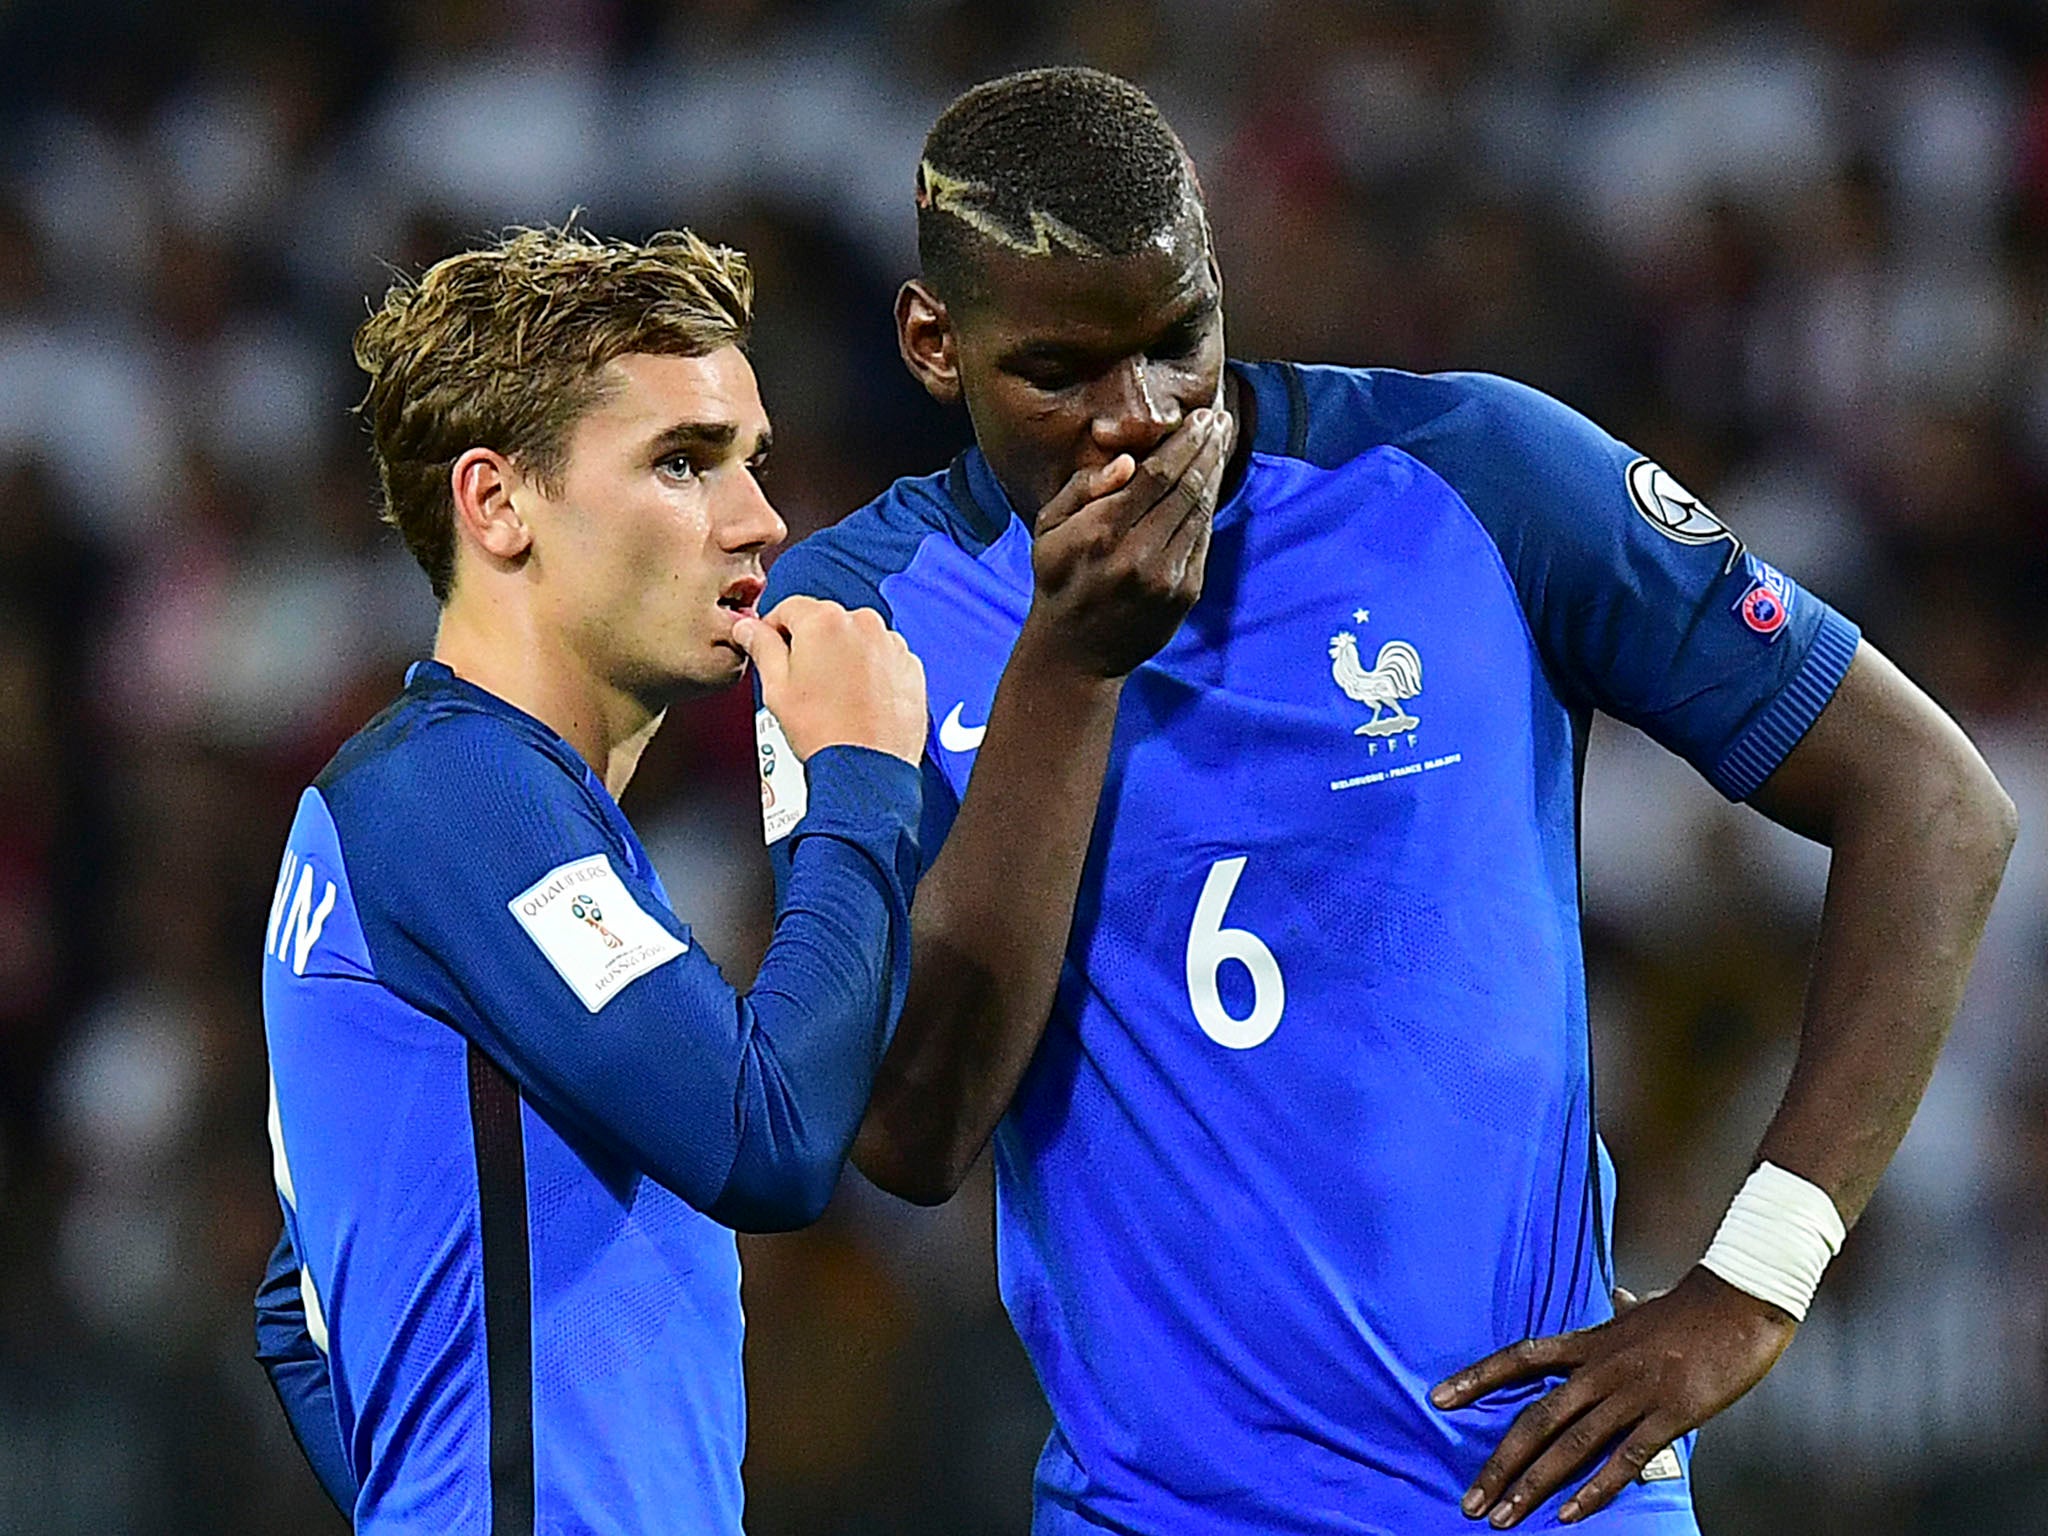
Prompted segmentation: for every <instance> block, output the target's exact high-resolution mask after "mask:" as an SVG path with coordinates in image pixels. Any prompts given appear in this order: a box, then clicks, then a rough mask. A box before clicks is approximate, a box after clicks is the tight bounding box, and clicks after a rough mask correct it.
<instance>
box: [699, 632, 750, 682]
mask: <svg viewBox="0 0 2048 1536" xmlns="http://www.w3.org/2000/svg"><path fill="white" fill-rule="evenodd" d="M750 661H751V659H750V658H749V657H748V655H747V653H746V652H745V651H743V650H741V649H740V645H739V642H738V641H737V640H714V641H712V642H711V660H710V664H709V665H708V666H707V668H706V671H708V672H709V673H711V674H712V675H711V677H708V678H707V679H706V680H705V686H706V687H708V688H728V687H730V686H732V684H734V683H736V682H738V681H739V680H740V679H741V678H743V677H745V676H746V675H747V667H748V666H749V665H750Z"/></svg>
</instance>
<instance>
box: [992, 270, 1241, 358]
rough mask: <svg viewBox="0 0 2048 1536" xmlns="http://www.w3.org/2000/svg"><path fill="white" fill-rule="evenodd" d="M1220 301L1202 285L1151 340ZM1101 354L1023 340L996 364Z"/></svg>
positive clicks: (1202, 317)
mask: <svg viewBox="0 0 2048 1536" xmlns="http://www.w3.org/2000/svg"><path fill="white" fill-rule="evenodd" d="M1220 303H1221V297H1220V295H1218V293H1217V292H1216V290H1215V288H1213V287H1207V286H1205V287H1204V289H1203V291H1201V292H1200V293H1197V294H1195V295H1194V296H1193V297H1192V298H1190V299H1189V300H1188V302H1187V304H1186V306H1185V307H1183V308H1182V309H1181V310H1179V311H1178V312H1177V313H1175V314H1174V315H1172V316H1171V317H1170V318H1169V319H1167V320H1166V321H1165V322H1164V323H1163V324H1162V325H1161V326H1160V327H1159V329H1158V331H1157V332H1156V333H1155V335H1154V337H1153V340H1154V341H1156V340H1158V339H1159V338H1160V337H1166V336H1172V335H1174V334H1175V333H1176V332H1187V331H1191V330H1193V329H1194V328H1195V327H1196V326H1198V325H1201V324H1202V323H1203V322H1204V321H1206V320H1207V319H1208V318H1209V317H1210V316H1211V315H1213V314H1215V313H1216V310H1217V308H1218V307H1219V305H1220ZM1103 356H1104V353H1103V351H1102V350H1101V349H1099V348H1096V347H1089V346H1084V345H1079V344H1076V343H1073V342H1064V341H1026V342H1023V343H1020V344H1019V345H1017V346H1015V347H1012V348H1011V349H1010V350H1009V351H1007V352H1005V353H1003V354H1002V355H1001V356H1000V357H998V358H997V359H996V366H997V367H999V368H1004V369H1015V368H1029V367H1031V366H1032V365H1034V364H1046V365H1052V366H1056V367H1070V366H1075V365H1085V364H1088V363H1091V362H1095V361H1097V360H1099V359H1101V358H1102V357H1103Z"/></svg>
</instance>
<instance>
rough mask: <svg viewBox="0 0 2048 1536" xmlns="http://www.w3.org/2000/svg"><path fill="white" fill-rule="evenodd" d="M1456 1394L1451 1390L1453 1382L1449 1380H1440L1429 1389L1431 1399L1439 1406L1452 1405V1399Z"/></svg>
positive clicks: (1446, 1406)
mask: <svg viewBox="0 0 2048 1536" xmlns="http://www.w3.org/2000/svg"><path fill="white" fill-rule="evenodd" d="M1456 1396H1457V1394H1456V1393H1455V1392H1453V1391H1452V1390H1451V1384H1450V1383H1449V1382H1448V1381H1444V1382H1438V1383H1437V1385H1435V1386H1434V1387H1431V1388H1430V1389H1429V1400H1430V1401H1431V1402H1432V1403H1435V1404H1436V1405H1437V1407H1439V1408H1448V1407H1450V1406H1451V1402H1452V1400H1453V1399H1454V1398H1455V1397H1456Z"/></svg>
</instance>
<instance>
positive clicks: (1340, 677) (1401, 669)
mask: <svg viewBox="0 0 2048 1536" xmlns="http://www.w3.org/2000/svg"><path fill="white" fill-rule="evenodd" d="M1330 676H1331V677H1332V678H1334V679H1335V680H1336V683H1337V686H1338V687H1339V688H1342V689H1343V690H1344V692H1345V693H1346V694H1348V695H1349V696H1350V697H1352V698H1354V699H1356V700H1357V701H1358V702H1359V703H1361V704H1370V705H1371V706H1372V718H1371V719H1370V720H1368V721H1366V722H1365V724H1363V725H1361V726H1359V727H1358V728H1357V729H1356V730H1354V731H1353V732H1352V733H1351V734H1352V735H1354V736H1394V735H1398V734H1399V733H1401V732H1402V731H1412V730H1414V729H1415V727H1416V726H1418V725H1420V724H1421V723H1422V722H1421V721H1419V720H1417V719H1416V718H1415V716H1413V715H1411V714H1409V713H1408V712H1407V711H1406V710H1405V709H1403V708H1402V707H1401V701H1402V700H1403V699H1412V698H1414V697H1415V695H1417V694H1418V693H1420V692H1422V658H1421V657H1420V656H1418V655H1416V654H1415V647H1414V646H1412V645H1410V644H1409V643H1408V642H1407V641H1406V640H1389V641H1388V642H1387V643H1386V644H1385V645H1383V646H1381V647H1380V654H1379V659H1378V660H1377V661H1375V662H1374V663H1373V666H1372V670H1371V671H1370V672H1368V671H1367V670H1366V669H1365V667H1364V666H1363V665H1362V664H1361V663H1360V662H1359V659H1358V637H1357V636H1356V635H1353V634H1351V633H1349V632H1348V631H1347V632H1346V633H1344V634H1341V635H1334V636H1332V637H1331V639H1330ZM1390 709H1391V710H1392V711H1393V713H1392V714H1391V715H1389V714H1387V713H1386V711H1387V710H1390Z"/></svg>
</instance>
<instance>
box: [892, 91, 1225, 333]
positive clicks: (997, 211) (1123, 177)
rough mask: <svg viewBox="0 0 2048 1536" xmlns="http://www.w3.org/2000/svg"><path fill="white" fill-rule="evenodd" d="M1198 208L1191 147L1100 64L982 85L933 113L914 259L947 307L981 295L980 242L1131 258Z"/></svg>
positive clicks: (1146, 100) (1036, 251)
mask: <svg viewBox="0 0 2048 1536" xmlns="http://www.w3.org/2000/svg"><path fill="white" fill-rule="evenodd" d="M1190 202H1192V203H1193V204H1194V205H1195V206H1196V207H1198V208H1199V206H1200V203H1201V191H1200V188H1199V187H1198V186H1197V185H1196V183H1195V178H1194V173H1193V169H1192V167H1191V166H1190V164H1189V161H1188V157H1187V151H1186V150H1185V149H1184V148H1182V147H1181V142H1180V140H1179V138H1177V137H1176V136H1175V134H1174V131H1173V129H1172V128H1170V127H1168V126H1167V122H1166V119H1165V118H1164V117H1162V116H1160V114H1159V109H1158V108H1157V107H1156V106H1154V105H1153V104H1152V99H1151V98H1150V97H1149V96H1147V95H1146V94H1145V93H1144V92H1143V91H1141V90H1139V89H1138V88H1137V87H1136V86H1135V85H1132V84H1131V83H1130V81H1128V80H1121V79H1118V78H1117V77H1116V76H1115V75H1109V74H1104V73H1103V72H1102V71H1101V70H1099V69H1082V68H1078V67H1072V66H1063V67H1057V68H1052V69H1027V70H1024V71H1022V72H1020V73H1018V74H1014V75H1004V76H1003V77H1002V78H1000V79H997V80H988V81H984V82H983V83H982V84H980V85H977V86H975V87H974V88H973V89H972V90H969V91H967V92H966V93H965V94H963V95H961V96H959V97H957V98H955V99H954V101H953V104H952V105H951V106H949V107H947V108H946V110H945V111H944V112H941V113H940V114H939V120H938V121H937V122H936V123H934V124H933V125H932V131H931V133H930V134H929V135H928V136H927V137H926V138H925V141H924V159H923V161H922V162H921V163H920V164H919V166H918V168H917V255H918V261H919V263H920V265H921V266H922V268H923V271H924V280H925V282H926V283H927V284H928V285H930V287H931V288H932V290H933V292H935V293H936V294H938V295H939V297H941V298H942V299H945V300H947V301H948V302H949V303H955V302H964V301H967V300H971V299H975V298H979V297H983V296H984V295H983V294H982V293H981V290H980V263H979V261H978V260H977V257H978V255H979V253H980V251H981V249H982V247H983V244H984V242H989V243H994V244H997V245H1001V246H1003V247H1005V248H1007V249H1009V250H1012V251H1016V252H1020V253H1023V254H1028V255H1049V254H1051V253H1052V252H1053V251H1055V250H1059V251H1063V252H1064V253H1066V254H1069V255H1077V256H1128V255H1130V254H1132V253H1133V252H1135V251H1137V250H1139V249H1140V248H1142V247H1143V246H1144V245H1145V244H1146V243H1147V242H1148V241H1150V240H1152V239H1153V238H1154V237H1156V236H1157V235H1158V234H1159V232H1160V231H1161V230H1164V229H1168V228H1171V227H1172V226H1173V225H1174V224H1175V223H1176V222H1177V221H1178V220H1179V219H1180V218H1181V216H1182V215H1183V214H1184V213H1185V212H1186V211H1187V209H1188V207H1189V204H1190Z"/></svg>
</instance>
